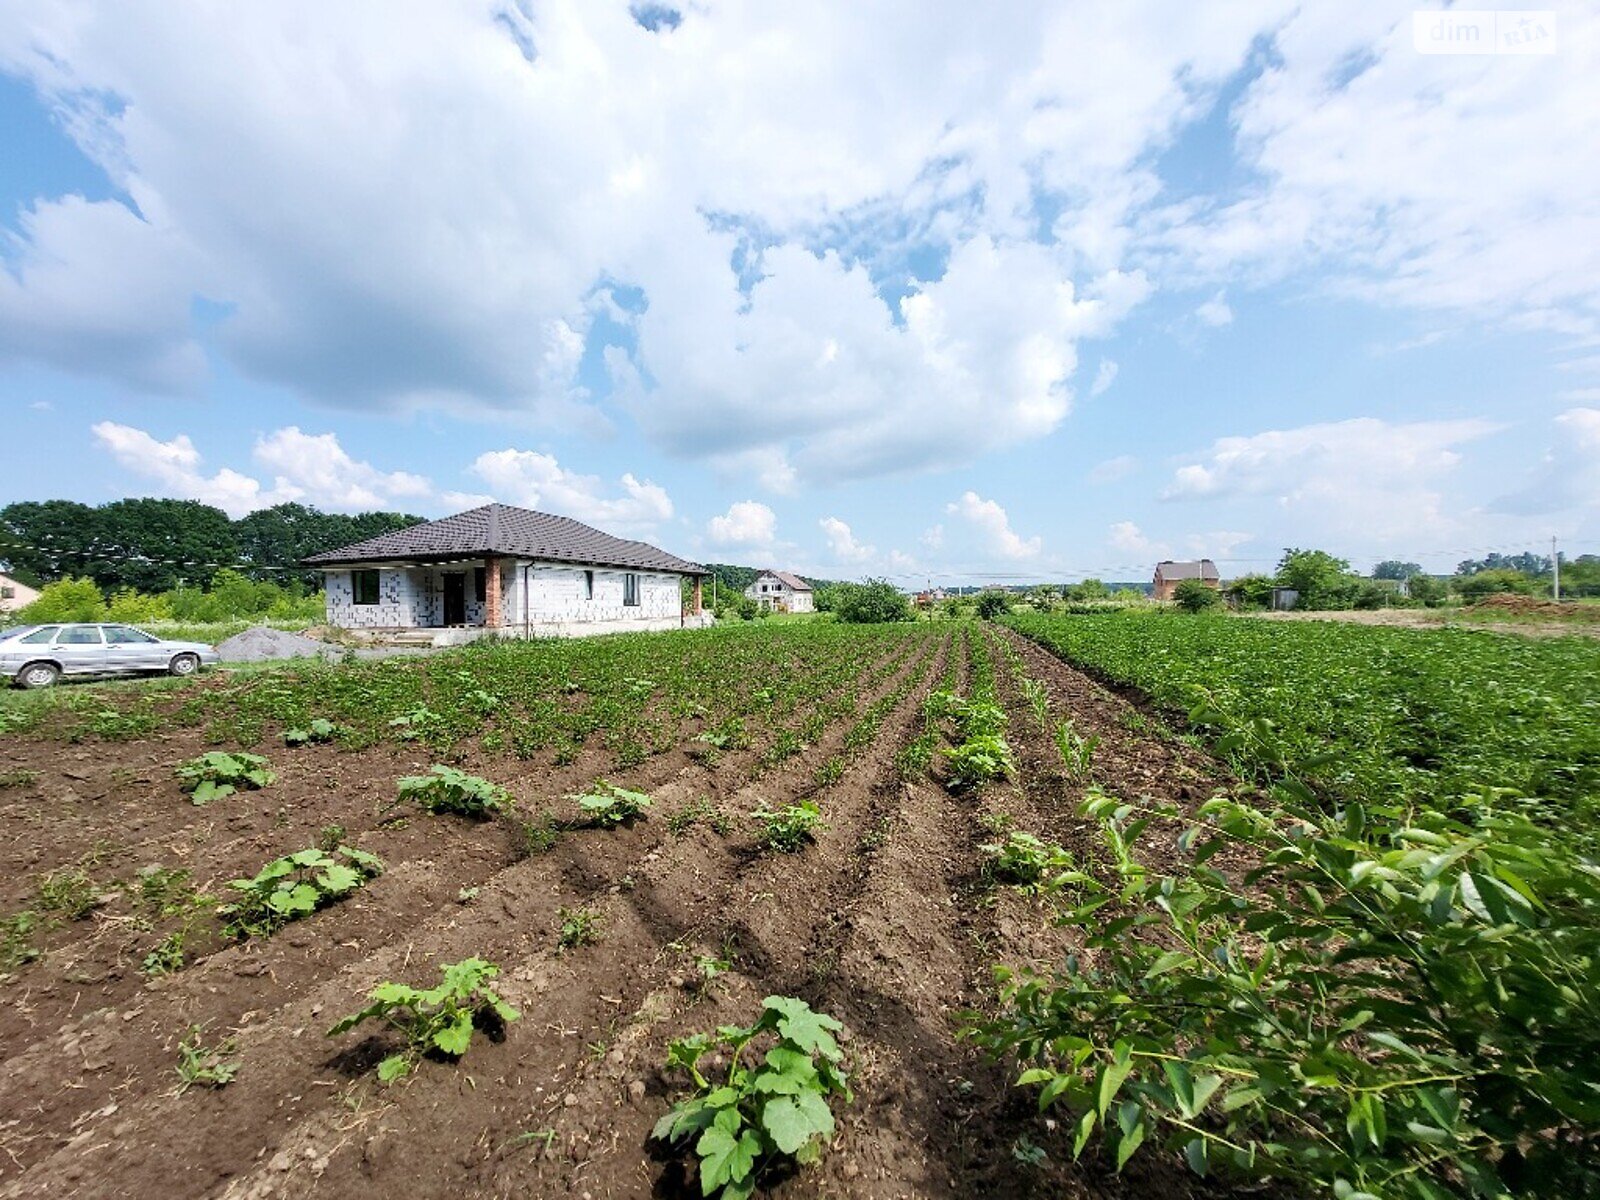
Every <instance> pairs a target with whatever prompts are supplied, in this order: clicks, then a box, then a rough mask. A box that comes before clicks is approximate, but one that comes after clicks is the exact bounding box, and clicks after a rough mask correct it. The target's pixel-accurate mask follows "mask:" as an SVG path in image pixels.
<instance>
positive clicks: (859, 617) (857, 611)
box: [833, 579, 912, 625]
mask: <svg viewBox="0 0 1600 1200" xmlns="http://www.w3.org/2000/svg"><path fill="white" fill-rule="evenodd" d="M833 614H834V616H835V617H836V618H837V619H838V620H840V621H844V622H846V623H847V624H851V625H877V624H882V623H884V622H887V621H909V620H911V619H912V613H911V602H910V601H909V600H907V599H906V598H905V595H904V594H903V593H902V592H901V591H900V589H899V588H897V587H895V585H894V584H892V583H890V582H889V581H888V580H887V579H869V580H867V581H866V582H865V583H841V584H837V585H836V586H835V587H834V591H833Z"/></svg>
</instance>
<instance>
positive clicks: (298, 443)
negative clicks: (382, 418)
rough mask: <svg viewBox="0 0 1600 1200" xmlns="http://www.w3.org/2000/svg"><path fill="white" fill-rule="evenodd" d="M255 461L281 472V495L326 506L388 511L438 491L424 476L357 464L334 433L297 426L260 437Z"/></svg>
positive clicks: (276, 486)
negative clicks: (307, 430) (397, 503)
mask: <svg viewBox="0 0 1600 1200" xmlns="http://www.w3.org/2000/svg"><path fill="white" fill-rule="evenodd" d="M255 459H256V461H257V462H259V463H261V464H262V465H263V466H265V467H268V468H269V469H271V470H272V471H274V472H276V475H277V478H276V483H275V490H276V491H278V492H279V493H282V494H285V495H289V494H293V495H294V496H296V497H297V498H299V497H309V498H310V501H311V503H314V504H316V505H318V506H319V507H323V508H336V509H376V508H384V507H387V506H389V505H391V504H393V503H394V502H395V501H397V500H404V499H408V498H416V497H427V496H429V495H431V494H432V492H433V485H432V484H431V483H429V482H428V480H426V479H424V478H423V477H422V476H420V475H412V474H409V473H408V472H405V471H390V472H384V471H380V470H378V469H377V468H375V467H373V466H372V465H371V464H369V463H364V462H357V461H356V460H355V459H353V458H351V457H350V455H349V454H347V453H346V452H345V450H344V448H343V447H342V446H340V445H339V439H338V438H337V437H335V436H334V435H333V434H331V433H322V434H307V433H302V432H300V430H299V428H298V427H296V426H294V425H289V426H287V427H285V428H283V429H279V430H276V431H275V432H273V433H270V434H267V435H266V436H265V437H262V438H259V439H258V440H257V441H256V445H255Z"/></svg>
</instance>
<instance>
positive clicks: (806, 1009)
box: [761, 996, 843, 1059]
mask: <svg viewBox="0 0 1600 1200" xmlns="http://www.w3.org/2000/svg"><path fill="white" fill-rule="evenodd" d="M761 1003H762V1006H763V1007H764V1008H765V1009H766V1010H767V1011H768V1012H772V1013H777V1014H778V1032H779V1033H781V1034H783V1036H784V1037H786V1038H788V1039H789V1040H790V1041H791V1042H793V1043H794V1044H795V1045H796V1046H798V1047H799V1048H800V1049H802V1050H806V1051H814V1052H816V1053H819V1054H824V1055H826V1056H827V1057H829V1058H835V1059H836V1058H838V1057H840V1051H839V1044H838V1043H837V1042H835V1041H834V1040H833V1033H832V1032H831V1031H833V1030H838V1029H842V1028H843V1026H842V1025H841V1024H840V1023H839V1022H838V1021H836V1020H834V1019H833V1018H832V1017H830V1016H827V1015H826V1014H824V1013H819V1012H813V1011H812V1010H811V1006H810V1005H809V1004H807V1003H806V1002H805V1001H804V1000H796V999H795V998H794V997H792V996H768V997H767V998H766V999H765V1000H763V1001H762V1002H761Z"/></svg>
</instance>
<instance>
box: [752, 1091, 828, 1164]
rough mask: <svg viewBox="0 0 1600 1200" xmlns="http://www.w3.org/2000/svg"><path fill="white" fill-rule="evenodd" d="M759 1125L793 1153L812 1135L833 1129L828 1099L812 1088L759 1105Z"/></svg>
mask: <svg viewBox="0 0 1600 1200" xmlns="http://www.w3.org/2000/svg"><path fill="white" fill-rule="evenodd" d="M761 1127H762V1128H763V1129H765V1130H766V1131H767V1133H768V1134H769V1135H770V1136H771V1138H772V1141H773V1143H774V1144H775V1145H776V1146H777V1147H778V1149H779V1150H781V1151H783V1152H784V1153H785V1154H794V1153H795V1152H797V1151H798V1150H799V1149H800V1147H802V1146H804V1145H805V1144H806V1143H807V1142H808V1141H810V1140H811V1138H812V1137H813V1136H818V1135H820V1136H822V1137H824V1138H826V1137H829V1136H831V1135H832V1133H833V1114H832V1113H831V1112H829V1111H828V1103H827V1101H826V1100H824V1099H823V1098H822V1097H821V1096H819V1095H817V1094H816V1093H815V1092H802V1093H801V1094H800V1095H798V1096H777V1097H774V1098H773V1099H771V1100H768V1101H767V1103H766V1104H765V1105H764V1106H763V1107H762V1109H761Z"/></svg>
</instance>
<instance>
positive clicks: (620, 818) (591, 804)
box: [567, 779, 650, 826]
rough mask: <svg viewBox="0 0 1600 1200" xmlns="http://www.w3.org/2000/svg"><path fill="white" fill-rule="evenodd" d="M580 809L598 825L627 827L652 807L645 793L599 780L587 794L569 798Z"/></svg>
mask: <svg viewBox="0 0 1600 1200" xmlns="http://www.w3.org/2000/svg"><path fill="white" fill-rule="evenodd" d="M567 799H569V800H576V801H577V802H578V807H579V808H581V809H583V811H584V812H586V813H588V814H589V818H590V820H592V821H593V822H594V823H595V824H596V825H601V826H616V825H625V824H627V823H628V822H630V821H633V820H636V819H637V818H639V817H641V816H643V815H644V810H645V809H647V808H649V807H650V797H649V796H647V795H645V793H643V792H631V791H629V790H628V789H627V788H625V787H618V786H617V785H616V784H614V783H607V782H606V781H605V780H604V779H597V780H595V781H594V784H593V786H591V787H590V789H589V790H588V791H587V792H584V793H582V794H581V795H573V796H568V797H567Z"/></svg>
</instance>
